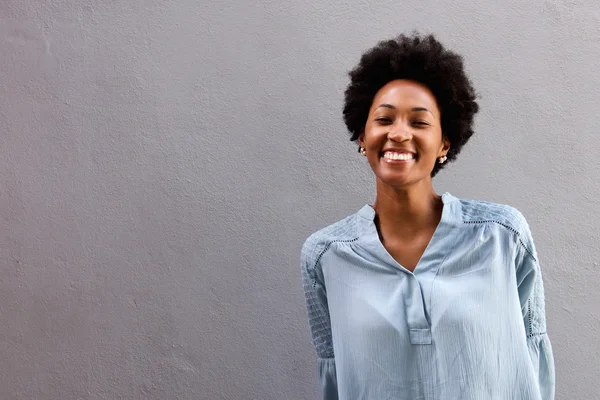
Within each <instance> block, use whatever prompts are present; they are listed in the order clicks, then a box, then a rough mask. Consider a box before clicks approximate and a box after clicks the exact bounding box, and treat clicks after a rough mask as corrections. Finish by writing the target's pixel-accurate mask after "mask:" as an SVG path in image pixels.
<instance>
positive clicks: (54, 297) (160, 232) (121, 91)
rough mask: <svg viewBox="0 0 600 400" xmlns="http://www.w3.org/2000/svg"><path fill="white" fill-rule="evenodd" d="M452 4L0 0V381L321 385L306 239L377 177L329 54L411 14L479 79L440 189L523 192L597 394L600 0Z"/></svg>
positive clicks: (134, 390) (207, 393)
mask: <svg viewBox="0 0 600 400" xmlns="http://www.w3.org/2000/svg"><path fill="white" fill-rule="evenodd" d="M459 3H462V4H457V3H456V2H449V1H413V0H407V1H401V2H398V1H389V0H382V1H381V0H380V1H372V2H364V1H357V0H356V1H355V0H343V1H342V0H332V1H328V2H321V1H307V2H281V1H274V0H271V1H262V2H256V1H250V0H240V1H231V2H225V1H207V0H203V1H199V2H198V1H191V0H168V1H165V0H161V1H159V0H144V1H142V0H121V1H114V0H91V1H85V2H81V1H80V2H76V1H67V0H53V1H47V0H46V1H41V0H37V1H33V0H31V1H22V0H3V1H2V2H0V93H1V95H0V226H1V228H0V230H1V233H0V267H1V270H0V343H1V345H0V360H1V365H2V367H1V368H0V371H1V372H2V373H1V374H0V398H1V399H44V400H46V399H48V400H49V399H62V400H69V399H157V400H158V399H160V400H164V399H261V400H263V399H277V400H280V399H314V398H315V397H316V393H317V391H316V365H315V355H314V352H313V349H312V347H311V344H310V338H309V334H308V327H307V324H306V317H305V311H304V299H303V295H302V291H301V283H300V269H299V268H300V267H299V251H300V246H301V244H302V242H303V240H304V239H305V238H306V237H307V236H308V234H309V233H311V232H312V231H314V230H316V229H317V228H320V227H322V226H324V225H325V224H327V223H329V222H333V221H336V220H337V219H339V218H342V217H343V216H345V215H347V214H349V213H352V212H354V211H356V210H357V209H358V208H359V207H360V206H361V205H363V204H365V203H367V202H370V201H372V199H373V194H374V191H373V190H374V185H373V178H372V175H371V172H370V171H369V169H368V166H367V164H366V163H365V161H364V160H363V159H362V158H361V157H360V156H359V155H358V154H357V153H356V148H355V146H354V145H353V144H351V143H350V142H348V141H347V134H346V133H345V130H344V127H343V125H342V121H341V101H342V91H343V89H344V86H345V84H346V82H347V78H346V75H345V73H346V71H347V70H348V69H349V68H350V67H351V66H352V65H353V64H354V63H355V62H356V61H357V59H358V57H359V55H360V53H361V52H362V51H363V50H364V49H366V48H367V47H369V46H371V45H373V44H374V43H375V42H376V41H377V40H379V39H383V38H387V37H390V36H392V35H395V34H397V33H399V32H402V31H407V30H411V29H413V28H420V29H425V30H428V31H433V32H435V33H437V34H438V35H439V37H440V38H441V39H442V40H443V41H445V42H446V43H447V44H448V45H449V46H450V47H453V48H455V49H456V50H458V51H460V52H462V53H463V54H464V55H465V57H466V61H467V66H468V68H469V71H470V72H471V74H472V77H473V80H474V82H475V84H476V87H477V88H478V89H479V92H480V93H481V95H482V99H481V106H482V111H481V114H480V116H479V118H478V123H477V133H476V136H475V137H474V138H473V140H472V142H471V143H470V144H469V145H468V146H467V147H466V148H465V151H464V154H462V157H461V158H460V159H459V161H458V162H457V163H456V164H455V165H453V166H452V167H451V168H448V169H447V170H445V171H443V172H442V173H440V175H439V176H438V177H437V178H436V185H437V187H438V189H439V191H446V190H447V191H450V192H451V193H453V194H454V195H457V196H462V197H470V198H480V199H487V200H492V201H498V202H504V203H510V204H512V205H515V206H517V207H518V208H520V209H521V210H522V211H523V212H524V214H525V215H526V216H527V217H528V219H529V221H530V224H531V226H532V230H533V233H534V237H535V239H536V242H537V247H538V251H539V253H540V257H541V259H542V262H543V268H544V272H545V278H546V288H547V310H548V319H549V331H550V334H551V337H552V340H553V344H554V349H555V353H556V362H557V374H558V399H572V400H575V399H581V400H589V399H597V398H600V384H599V382H598V376H599V375H600V363H599V362H598V359H599V356H600V348H599V346H600V345H599V344H598V330H599V326H600V308H599V307H598V306H599V304H600V294H599V292H598V290H597V288H598V282H599V280H600V272H599V268H600V265H599V260H600V249H599V246H598V237H599V233H600V232H599V226H600V217H599V216H598V210H599V209H600V196H599V195H598V193H599V189H600V182H599V181H598V178H597V174H598V167H599V165H598V164H599V159H600V158H599V154H600V144H599V135H600V128H599V127H600V116H599V115H600V113H599V112H598V104H599V103H600V84H599V82H600V70H599V69H598V67H597V64H598V59H599V58H600V3H598V1H597V0H582V1H576V0H572V1H558V0H549V1H539V0H536V1H530V2H524V1H506V2H498V1H495V0H484V1H479V2H459Z"/></svg>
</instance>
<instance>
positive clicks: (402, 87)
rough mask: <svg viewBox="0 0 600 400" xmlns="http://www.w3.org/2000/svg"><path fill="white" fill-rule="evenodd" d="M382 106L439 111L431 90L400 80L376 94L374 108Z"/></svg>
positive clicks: (415, 83)
mask: <svg viewBox="0 0 600 400" xmlns="http://www.w3.org/2000/svg"><path fill="white" fill-rule="evenodd" d="M380 104H391V105H393V106H395V107H397V108H402V107H416V106H420V107H426V108H428V109H430V110H432V111H433V110H435V111H437V110H438V108H437V102H436V100H435V96H434V95H433V93H431V90H429V88H428V87H427V86H425V85H423V84H421V83H419V82H415V81H411V80H405V79H398V80H394V81H391V82H388V83H387V84H385V85H384V86H383V87H382V88H381V89H379V90H378V91H377V93H376V94H375V98H374V99H373V107H377V106H379V105H380Z"/></svg>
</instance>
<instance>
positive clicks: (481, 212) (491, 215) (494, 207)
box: [460, 200, 536, 258]
mask: <svg viewBox="0 0 600 400" xmlns="http://www.w3.org/2000/svg"><path fill="white" fill-rule="evenodd" d="M460 201H461V206H462V217H463V221H464V222H465V223H477V222H494V223H497V224H499V225H502V226H504V227H505V228H507V229H508V230H510V231H512V232H514V233H515V234H516V235H517V236H518V237H519V241H520V242H521V245H523V247H525V250H526V251H527V252H528V253H529V254H530V255H531V256H532V257H534V258H536V255H535V250H534V247H533V243H532V239H531V232H530V229H529V224H528V223H527V220H526V219H525V217H524V216H523V214H522V213H521V212H520V211H519V210H517V209H516V208H514V207H512V206H509V205H506V204H497V203H491V202H487V201H481V200H460Z"/></svg>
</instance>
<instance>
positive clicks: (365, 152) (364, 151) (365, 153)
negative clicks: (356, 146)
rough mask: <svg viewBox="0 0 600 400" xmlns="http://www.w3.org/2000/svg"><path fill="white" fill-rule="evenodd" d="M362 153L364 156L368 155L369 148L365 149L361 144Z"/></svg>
mask: <svg viewBox="0 0 600 400" xmlns="http://www.w3.org/2000/svg"><path fill="white" fill-rule="evenodd" d="M360 154H362V155H363V156H366V155H367V149H365V148H364V147H362V146H360Z"/></svg>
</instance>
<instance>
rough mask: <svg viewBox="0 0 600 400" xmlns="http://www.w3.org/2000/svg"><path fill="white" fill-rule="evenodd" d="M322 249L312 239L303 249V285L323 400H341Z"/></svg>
mask: <svg viewBox="0 0 600 400" xmlns="http://www.w3.org/2000/svg"><path fill="white" fill-rule="evenodd" d="M318 254H320V252H319V246H318V245H317V244H314V243H313V241H312V240H311V238H309V239H308V240H307V241H306V243H305V244H304V246H303V247H302V256H301V260H302V283H303V287H304V294H305V297H306V308H307V313H308V323H309V326H310V331H311V335H312V342H313V344H314V346H315V349H316V352H317V359H318V360H317V363H318V373H319V383H320V387H321V393H322V398H323V400H338V390H337V379H336V370H335V358H334V355H333V342H332V339H331V322H330V319H329V308H328V305H327V292H326V290H325V284H324V283H323V276H322V273H321V272H320V271H319V272H317V268H316V265H317V263H318V256H317V257H315V255H318Z"/></svg>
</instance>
